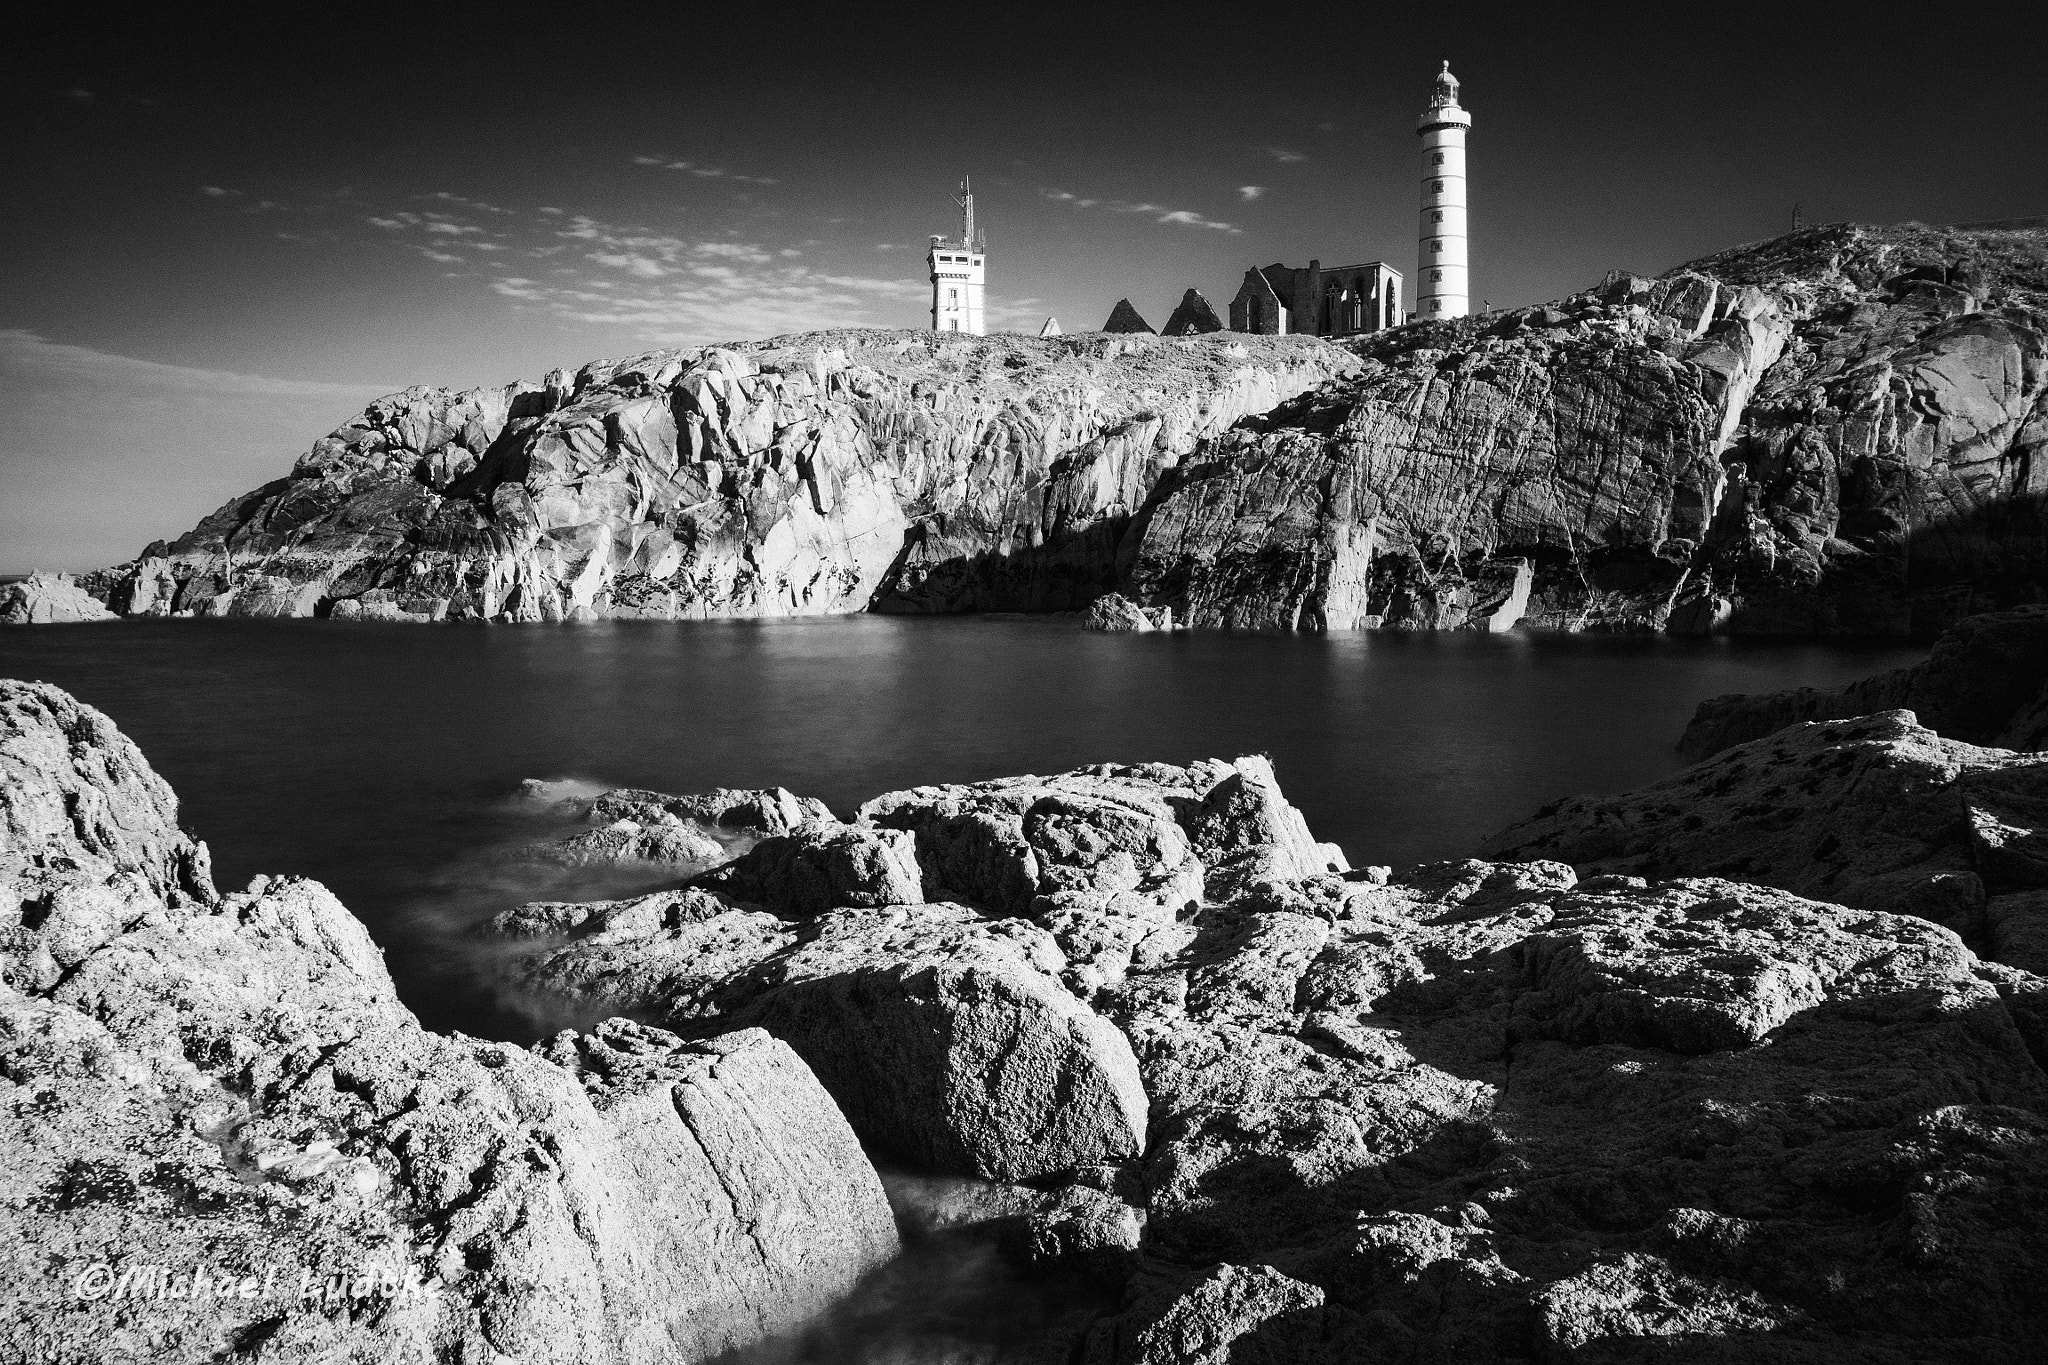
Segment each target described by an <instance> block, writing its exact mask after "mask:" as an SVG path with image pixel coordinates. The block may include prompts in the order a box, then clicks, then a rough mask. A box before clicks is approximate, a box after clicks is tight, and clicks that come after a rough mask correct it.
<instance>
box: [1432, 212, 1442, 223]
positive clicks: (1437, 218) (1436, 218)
mask: <svg viewBox="0 0 2048 1365" xmlns="http://www.w3.org/2000/svg"><path fill="white" fill-rule="evenodd" d="M1443 220H1444V211H1443V210H1442V209H1438V210H1437V211H1436V212H1435V213H1432V214H1430V215H1429V221H1430V222H1432V223H1441V222H1442V221H1443Z"/></svg>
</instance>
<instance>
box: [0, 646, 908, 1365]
mask: <svg viewBox="0 0 2048 1365" xmlns="http://www.w3.org/2000/svg"><path fill="white" fill-rule="evenodd" d="M176 817H177V805H176V798H175V797H174V796H173V794H172V793H171V791H170V789H169V787H168V786H167V785H166V784H165V783H164V782H163V781H162V779H161V778H159V777H157V776H156V775H155V774H154V773H153V772H151V771H150V769H149V766H148V764H147V763H146V762H145V761H144V759H143V757H142V755H141V754H140V753H139V752H138V751H137V750H136V748H135V746H134V745H133V744H132V743H130V742H129V741H128V740H127V739H126V738H125V737H123V736H122V735H121V734H120V732H119V731H118V730H117V729H115V727H114V726H113V724H112V723H111V722H110V721H108V720H107V718H106V717H105V716H103V715H101V714H100V713H99V712H97V711H94V710H92V709H91V708H90V707H86V706H83V705H80V704H79V703H77V702H76V701H74V700H73V699H72V698H70V697H69V696H67V695H66V694H65V693H63V692H61V691H59V690H58V689H56V688H53V687H48V686H44V685H40V684H23V683H15V682H0V978H4V980H0V1150H4V1151H5V1153H6V1160H5V1162H4V1163H0V1164H4V1174H0V1257H4V1261H5V1264H6V1266H7V1272H8V1273H7V1287H6V1289H5V1291H4V1292H0V1343H4V1346H0V1354H5V1355H6V1356H7V1357H8V1358H10V1359H24V1360H26V1359H34V1360H49V1361H78V1362H86V1361H95V1362H97V1361H109V1360H137V1361H140V1360H151V1361H159V1360H164V1361H184V1360H190V1361H202V1360H203V1361H213V1360H220V1359H226V1358H235V1357H237V1356H250V1357H260V1358H262V1359H270V1360H322V1361H364V1362H372V1361H377V1362H382V1361H408V1360H420V1361H428V1360H502V1359H508V1358H510V1359H518V1360H522V1361H528V1362H562V1365H569V1363H570V1362H588V1361H599V1362H638V1361H646V1362H654V1361H671V1360H675V1359H678V1358H681V1359H701V1358H705V1357H708V1356H711V1355H715V1354H716V1353H718V1352H719V1351H722V1350H725V1349H728V1348H731V1347H735V1346H742V1345H746V1344H749V1343H751V1342H754V1341H756V1340H758V1339H760V1338H762V1337H764V1336H766V1335H769V1334H772V1333H774V1332H777V1331H781V1330H784V1329H786V1328H788V1327H791V1326H793V1325H794V1324H796V1323H798V1322H800V1321H802V1320H804V1319H806V1318H807V1317H809V1316H810V1315H812V1314H813V1313H815V1312H817V1311H818V1310H820V1309H821V1308H822V1307H824V1306H825V1305H826V1304H828V1303H830V1302H831V1301H833V1299H834V1298H835V1297H837V1296H838V1295H840V1294H843V1293H844V1292H846V1291H847V1290H849V1289H850V1288H851V1287H852V1286H853V1285H854V1284H855V1283H856V1282H857V1281H858V1279H859V1278H860V1277H861V1276H862V1275H863V1274H864V1273H865V1272H867V1271H868V1270H870V1269H872V1268H873V1267H875V1266H876V1265H878V1264H880V1263H881V1262H883V1261H884V1260H886V1259H887V1258H888V1257H890V1256H891V1255H892V1254H894V1252H895V1250H896V1246H897V1240H896V1232H895V1227H894V1224H893V1222H892V1220H891V1217H890V1214H889V1210H888V1206H887V1202H886V1199H885V1197H884V1195H883V1192H882V1188H881V1185H880V1182H879V1180H878V1178H877V1177H876V1175H875V1173H874V1170H873V1168H872V1167H871V1166H870V1165H869V1164H868V1162H867V1159H866V1158H865V1156H864V1155H863V1154H862V1152H861V1149H860V1147H859V1145H858V1143H857V1141H856V1139H855V1137H854V1135H853V1133H852V1131H851V1129H850V1128H849V1127H848V1126H847V1124H846V1121H845V1119H844V1118H843V1117H842V1116H841V1114H840V1113H839V1111H838V1109H837V1107H836V1106H835V1105H834V1104H833V1102H832V1100H831V1098H830V1096H829V1095H828V1094H827V1093H826V1092H825V1090H824V1089H823V1088H822V1087H821V1086H820V1085H819V1084H818V1082H817V1080H816V1079H815V1078H814V1077H813V1076H812V1074H811V1073H810V1071H809V1070H808V1068H806V1067H805V1066H804V1064H803V1062H802V1061H801V1060H800V1059H799V1058H798V1057H797V1056H796V1054H795V1053H794V1052H792V1051H791V1050H790V1049H789V1048H788V1046H787V1045H785V1044H783V1043H781V1042H778V1041H776V1040H774V1039H773V1038H771V1037H769V1036H768V1035H767V1034H766V1033H763V1032H761V1031H759V1030H737V1031H724V1032H721V1033H719V1034H717V1035H715V1036H707V1037H703V1038H699V1039H695V1040H692V1041H685V1040H683V1039H681V1038H678V1037H676V1036H674V1035H672V1034H665V1033H662V1032H661V1031H660V1030H656V1029H649V1028H643V1027H640V1026H636V1025H631V1024H627V1023H625V1022H624V1021H617V1022H615V1023H613V1024H610V1025H607V1026H605V1027H603V1028H601V1029H599V1030H598V1031H597V1033H596V1034H594V1035H593V1036H591V1037H587V1038H579V1037H576V1036H573V1035H567V1036H564V1037H561V1038H557V1039H556V1040H554V1041H553V1042H551V1043H550V1044H548V1045H546V1046H545V1047H544V1048H542V1049H540V1050H539V1051H529V1050H527V1049H524V1048H520V1047H515V1046H512V1045H509V1044H502V1043H487V1042H481V1041H478V1040H475V1039H471V1038H465V1037H462V1036H460V1035H456V1036H448V1037H444V1036H441V1035H437V1034H433V1033H429V1032H427V1031H425V1030H424V1029H422V1028H421V1027H420V1026H419V1025H418V1023H417V1022H416V1021H415V1020H414V1018H413V1016H412V1014H411V1013H410V1012H409V1011H408V1010H406V1009H405V1007H404V1006H403V1005H402V1004H400V1002H399V1001H398V998H397V996H396V993H395V992H394V990H393V989H392V985H391V980H390V977H389V976H388V974H387V973H386V972H385V969H384V963H383V958H382V955H381V953H380V952H379V950H378V949H377V947H376V945H375V944H374V943H372V941H371V940H370V937H369V935H368V933H367V932H366V931H365V930H364V929H363V926H362V925H361V924H360V923H358V922H357V921H356V920H355V919H354V918H353V917H352V916H350V915H349V913H348V912H347V911H346V910H345V909H344V908H343V907H342V906H341V905H340V903H339V902H337V901H336V900H335V899H334V898H333V897H332V896H331V895H329V894H328V893H327V891H326V890H324V889H323V888H322V887H320V886H319V885H318V884H317V883H313V882H308V881H302V880H296V879H289V878H287V879H278V880H271V879H265V878H258V879H257V880H256V882H254V883H252V884H251V886H250V887H249V889H248V890H247V891H245V892H238V893H232V894H227V895H221V894H219V893H218V892H217V891H216V890H215V889H214V887H213V884H212V881H211V878H210V876H209V874H208V870H207V862H206V856H205V848H204V845H201V844H198V843H196V842H194V841H193V840H192V839H190V838H189V837H188V836H187V835H185V834H184V833H182V832H181V831H180V830H179V828H178V825H177V819H176ZM95 1263H105V1264H106V1265H107V1266H108V1267H109V1276H110V1279H109V1281H108V1285H109V1286H111V1284H112V1283H113V1282H114V1281H113V1278H112V1277H118V1276H119V1275H122V1274H124V1273H125V1274H127V1275H128V1277H129V1278H128V1281H127V1283H128V1284H129V1286H130V1288H129V1290H128V1291H127V1297H126V1298H123V1299H118V1300H111V1299H102V1300H91V1299H88V1298H84V1297H81V1296H80V1295H79V1293H78V1292H77V1290H76V1285H77V1283H78V1280H77V1277H78V1276H80V1275H81V1274H85V1273H86V1272H88V1271H89V1270H90V1268H91V1267H92V1266H93V1265H94V1264H95ZM194 1270H201V1271H203V1272H204V1273H205V1275H206V1276H207V1277H208V1279H209V1281H210V1282H213V1283H220V1282H223V1281H225V1282H226V1283H229V1284H231V1285H233V1286H235V1288H236V1290H237V1292H236V1293H234V1294H226V1293H223V1292H220V1291H214V1292H213V1293H211V1294H210V1295H202V1296H201V1297H199V1298H196V1299H195V1298H192V1297H190V1286H191V1274H192V1272H193V1271H194ZM366 1271H368V1272H372V1273H373V1274H374V1273H377V1272H381V1273H383V1274H384V1275H387V1276H389V1277H390V1278H391V1283H392V1284H394V1285H400V1284H409V1285H411V1286H415V1287H416V1291H417V1292H407V1291H405V1290H402V1289H401V1290H398V1291H397V1292H393V1293H380V1292H378V1291H371V1292H370V1293H369V1295H368V1296H367V1297H354V1298H351V1297H349V1296H348V1295H347V1294H346V1293H344V1292H338V1291H337V1292H332V1293H328V1294H325V1295H323V1294H321V1293H320V1290H319V1286H321V1285H322V1284H325V1283H328V1282H330V1281H331V1280H333V1279H334V1277H340V1283H342V1284H344V1285H346V1284H350V1283H354V1282H356V1281H357V1280H358V1277H360V1276H362V1275H363V1274H364V1273H365V1272H366ZM165 1275H168V1276H169V1277H170V1279H169V1280H164V1279H161V1278H157V1279H153V1278H152V1276H159V1277H161V1276H165ZM307 1285H310V1286H312V1287H313V1292H312V1293H311V1294H306V1293H303V1292H302V1290H303V1289H304V1287H305V1286H307ZM159 1287H160V1288H161V1289H162V1290H164V1291H167V1292H163V1293H159V1292H156V1291H157V1289H158V1288H159ZM181 1289H182V1291H183V1292H182V1294H181V1293H180V1290H181ZM174 1295H176V1297H174Z"/></svg>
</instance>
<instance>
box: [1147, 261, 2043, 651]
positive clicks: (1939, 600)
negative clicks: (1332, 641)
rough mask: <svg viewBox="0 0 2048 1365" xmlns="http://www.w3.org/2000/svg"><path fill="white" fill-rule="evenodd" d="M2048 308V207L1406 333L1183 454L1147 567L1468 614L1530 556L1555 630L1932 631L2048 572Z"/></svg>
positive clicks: (1154, 510)
mask: <svg viewBox="0 0 2048 1365" xmlns="http://www.w3.org/2000/svg"><path fill="white" fill-rule="evenodd" d="M2044 321H2048V231H2044V230H2042V229H2039V228H2017V229H2013V228H1985V229H1967V230H1966V229H1942V228H1929V227H1924V226H1921V225H1917V224H1907V225H1903V226H1899V227H1889V228H1869V227H1855V226H1848V225H1834V226H1829V227H1820V228H1812V229H1808V230H1805V231H1802V232H1798V233H1795V234H1792V235H1791V236H1789V237H1783V238H1778V239H1776V240H1774V241H1770V242H1765V243H1760V244H1756V245H1752V246H1749V247H1744V248H1740V249H1737V250H1735V251H1730V252H1725V253H1722V254H1720V255H1717V256H1710V257H1707V258H1705V259H1703V260H1700V261H1695V262H1693V263H1692V264H1690V265H1688V266H1684V267H1681V268H1679V269H1677V270H1675V271H1673V272H1671V273H1670V274H1668V275H1665V276H1664V277H1662V278H1660V279H1655V280H1647V279H1640V278H1636V277H1633V276H1625V275H1615V276H1612V277H1610V278H1609V279H1608V280H1607V281H1606V282H1605V283H1603V284H1602V285H1600V286H1598V287H1597V288H1594V289H1592V290H1588V291H1586V292H1584V293H1581V294H1577V295H1574V296H1572V297H1570V298H1567V299H1564V300H1560V301H1559V302H1557V303H1556V304H1555V305H1552V306H1549V307H1544V308H1537V309H1526V310H1520V311H1516V312H1510V313H1507V314H1498V313H1495V314H1486V315H1482V316H1478V317H1472V318H1466V319H1460V320H1456V321H1448V322H1427V323H1418V324H1415V325H1412V326H1407V327H1398V328H1393V329H1390V330H1388V331H1385V332H1380V333H1376V334H1373V335H1372V336H1370V337H1367V338H1365V339H1363V340H1360V341H1356V342H1353V343H1350V344H1351V345H1353V346H1354V347H1355V349H1357V351H1358V352H1359V354H1360V356H1361V357H1362V358H1363V359H1364V361H1365V362H1366V363H1365V368H1364V370H1363V371H1362V372H1361V373H1359V374H1358V375H1356V376H1349V377H1345V378H1341V379H1337V380H1333V381H1332V382H1330V383H1329V384H1326V385H1324V386H1323V387H1322V388H1319V389H1317V390H1316V391H1314V392H1313V393H1311V394H1308V395H1305V396H1304V397H1303V398H1301V399H1299V400H1297V401H1295V402H1292V403H1289V404H1286V405H1283V406H1282V407H1280V408H1278V409H1275V410H1274V411H1273V412H1272V413H1270V414H1268V415H1267V416H1266V417H1264V418H1261V419H1259V420H1258V421H1256V422H1252V423H1248V424H1247V425H1246V426H1245V427H1243V428H1241V429H1239V430H1236V431H1233V432H1230V433H1226V434H1225V435H1223V436H1221V437H1219V438H1217V439H1216V440H1214V441H1212V442H1210V443H1208V444H1206V445H1205V446H1204V447H1203V449H1202V451H1201V452H1200V454H1199V456H1198V457H1197V458H1195V459H1192V460H1189V461H1185V462H1183V463H1182V464H1181V465H1180V466H1179V467H1177V468H1176V469H1174V470H1173V471H1171V472H1170V473H1169V474H1168V475H1167V476H1166V478H1165V479H1163V480H1162V481H1161V483H1160V485H1159V486H1158V487H1157V488H1156V489H1155V490H1154V492H1153V495H1152V497H1151V499H1150V501H1149V502H1148V504H1147V506H1146V507H1145V509H1144V510H1143V511H1142V512H1141V514H1140V515H1139V518H1138V520H1137V522H1136V523H1135V524H1134V525H1133V527H1132V529H1131V531H1130V533H1129V534H1127V535H1126V537H1125V540H1124V544H1123V548H1122V550H1121V552H1120V553H1121V564H1122V582H1121V584H1120V585H1119V587H1120V590H1121V591H1123V592H1124V593H1125V594H1127V595H1129V596H1131V597H1133V598H1135V599H1136V600H1137V601H1138V602H1139V603H1140V605H1143V606H1147V607H1157V606H1171V607H1172V608H1173V610H1174V614H1175V617H1176V619H1178V620H1181V621H1183V622H1185V623H1187V624H1190V625H1194V626H1198V627H1199V626H1281V627H1305V628H1332V629H1336V628H1349V627H1353V626H1361V625H1369V626H1382V627H1384V626H1398V625H1404V624H1407V625H1421V626H1427V627H1429V628H1435V629H1443V628H1449V627H1454V626H1459V625H1469V624H1478V622H1479V616H1478V614H1477V613H1476V612H1475V611H1474V610H1473V609H1472V606H1471V605H1469V604H1470V603H1471V602H1472V601H1473V600H1475V599H1483V600H1486V601H1497V600H1500V598H1501V596H1502V595H1501V594H1500V593H1499V591H1498V587H1497V586H1496V585H1495V584H1494V583H1492V582H1490V581H1489V580H1499V579H1504V578H1508V577H1510V576H1511V575H1510V574H1509V572H1508V570H1507V568H1506V565H1507V564H1508V563H1509V562H1511V561H1515V560H1521V561H1526V563H1527V565H1528V566H1529V568H1530V571H1531V581H1530V582H1529V583H1528V585H1527V587H1526V604H1525V606H1524V607H1523V609H1522V610H1521V612H1520V613H1519V615H1520V617H1521V619H1522V620H1523V621H1524V622H1526V623H1527V624H1529V625H1532V626H1543V627H1552V628H1560V629H1602V630H1669V631H1673V632H1680V633H1703V632H1706V631H1709V630H1716V631H1718V630H1732V631H1747V632H1757V633H1814V632H1819V633H1831V632H1848V633H1865V634H1881V635H1902V634H1907V633H1914V634H1924V635H1932V634H1933V633H1935V632H1936V631H1938V630H1939V629H1941V628H1942V627H1944V626H1946V625H1948V624H1949V623H1951V622H1953V621H1955V620H1957V619H1959V618H1961V617H1963V616H1967V615H1970V614H1972V613H1975V612H1981V611H1985V610H1987V609H1991V608H1996V607H2003V606H2007V605H2012V604H2015V603H2020V602H2028V601H2035V600H2040V599H2042V598H2043V597H2044V596H2048V554H2044V552H2043V549H2042V546H2043V545H2044V544H2048V537H2044V535H2043V523H2042V521H2041V518H2040V508H2041V505H2042V500H2043V498H2044V497H2048V459H2043V458H2041V457H2042V455H2043V454H2044V447H2048V326H2044ZM1497 611H1498V608H1495V609H1494V612H1495V613H1497ZM1487 619H1488V620H1489V621H1492V620H1494V619H1497V616H1495V615H1494V614H1493V613H1489V614H1488V616H1487Z"/></svg>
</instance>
